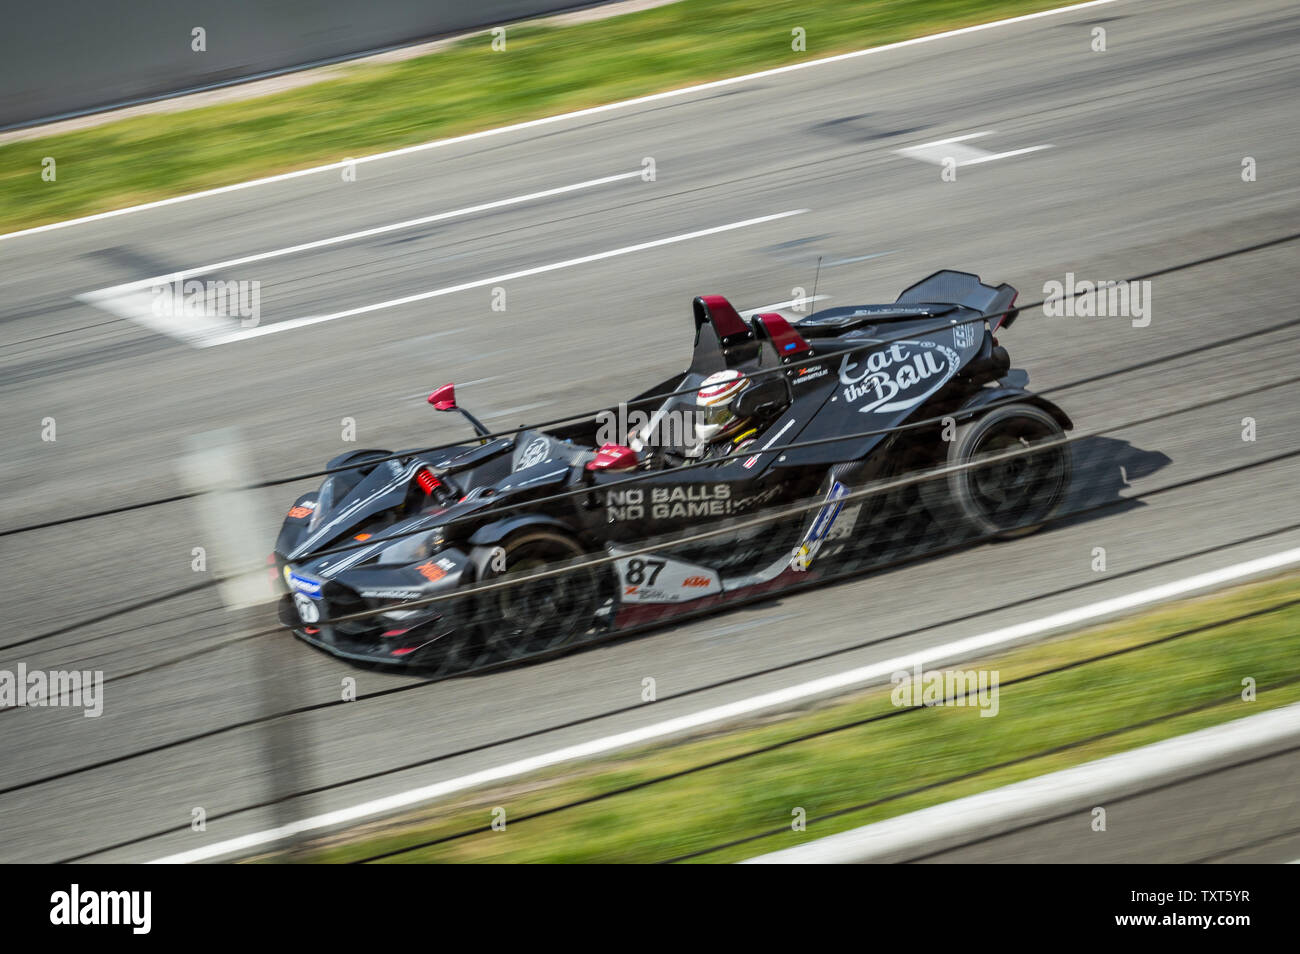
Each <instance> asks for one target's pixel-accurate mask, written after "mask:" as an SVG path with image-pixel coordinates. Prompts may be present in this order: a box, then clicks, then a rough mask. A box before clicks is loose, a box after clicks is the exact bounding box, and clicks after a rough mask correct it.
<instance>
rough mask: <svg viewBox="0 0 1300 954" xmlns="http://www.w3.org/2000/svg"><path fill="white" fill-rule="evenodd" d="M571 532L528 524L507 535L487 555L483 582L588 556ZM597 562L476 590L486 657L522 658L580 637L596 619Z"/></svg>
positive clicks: (523, 575)
mask: <svg viewBox="0 0 1300 954" xmlns="http://www.w3.org/2000/svg"><path fill="white" fill-rule="evenodd" d="M585 555H586V554H585V552H584V550H583V548H582V545H581V544H579V543H578V541H576V540H574V539H573V538H572V537H570V536H567V535H565V534H562V533H557V532H554V531H551V530H525V531H522V532H520V533H519V534H517V535H516V536H513V537H510V538H507V540H506V541H505V542H504V544H502V547H501V552H500V553H498V554H497V555H496V558H495V559H492V558H489V559H488V560H487V561H486V565H485V566H484V568H483V571H482V574H481V577H480V582H482V583H490V582H508V581H510V580H511V579H512V578H527V577H529V576H531V575H533V574H536V573H538V572H540V571H543V570H552V569H556V568H558V567H560V566H563V565H564V564H566V563H572V562H575V561H580V560H582V559H583V558H584V557H585ZM601 595H602V594H601V587H600V576H599V573H598V570H597V568H595V567H591V568H583V569H577V570H571V571H569V572H566V573H561V574H558V575H555V576H549V577H543V578H542V579H539V580H527V579H524V580H523V581H522V582H519V583H514V584H512V585H509V586H503V587H501V588H500V589H497V590H493V591H492V592H489V593H482V594H479V596H478V612H477V617H478V620H479V627H480V631H481V633H482V639H483V648H484V650H485V652H486V654H487V657H488V658H487V659H486V660H484V661H485V662H499V661H503V660H506V661H509V660H517V659H524V658H526V657H528V656H535V655H537V654H539V653H544V652H547V651H549V650H553V649H559V648H561V647H563V646H566V645H568V644H570V643H573V642H577V641H578V640H579V639H580V637H581V636H583V635H584V634H585V633H586V632H587V630H588V629H589V628H590V627H591V625H592V623H593V618H594V616H595V613H596V610H597V609H598V608H599V606H600V600H601Z"/></svg>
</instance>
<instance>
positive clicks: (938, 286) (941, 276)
mask: <svg viewBox="0 0 1300 954" xmlns="http://www.w3.org/2000/svg"><path fill="white" fill-rule="evenodd" d="M1018 294H1019V292H1017V291H1016V290H1015V289H1014V288H1012V287H1011V286H1010V285H1007V284H1005V283H1004V284H1001V285H998V286H996V287H994V286H992V285H985V284H984V283H983V282H981V281H980V278H979V276H978V275H972V274H971V273H970V272H957V271H953V270H952V269H944V270H943V271H940V272H935V273H934V274H933V275H931V276H929V277H928V278H923V279H921V280H920V281H919V282H917V283H916V284H915V285H912V286H911V287H910V288H905V289H904V290H903V293H902V294H901V295H899V296H898V300H897V301H896V302H895V304H897V305H922V304H927V305H930V304H944V305H959V306H961V307H963V308H970V309H973V310H975V311H978V312H980V313H981V314H983V315H997V316H1000V317H997V318H994V319H993V328H994V330H995V331H996V330H997V329H998V328H999V327H1003V328H1005V327H1006V326H1008V325H1010V324H1011V323H1012V322H1013V321H1015V320H1016V318H1018V317H1019V316H1020V311H1019V309H1016V308H1013V307H1012V306H1013V305H1014V304H1015V302H1016V295H1018ZM1003 313H1005V315H1004V314H1003Z"/></svg>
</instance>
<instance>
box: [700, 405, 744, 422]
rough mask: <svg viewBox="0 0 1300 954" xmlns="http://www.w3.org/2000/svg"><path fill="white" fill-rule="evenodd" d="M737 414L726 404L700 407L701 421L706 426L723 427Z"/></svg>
mask: <svg viewBox="0 0 1300 954" xmlns="http://www.w3.org/2000/svg"><path fill="white" fill-rule="evenodd" d="M735 416H736V415H735V414H734V413H732V410H731V408H730V406H728V405H726V404H718V405H715V406H713V407H706V408H701V409H700V423H701V424H703V425H705V426H706V427H722V426H723V425H724V424H728V423H730V422H731V420H732V419H733V418H735Z"/></svg>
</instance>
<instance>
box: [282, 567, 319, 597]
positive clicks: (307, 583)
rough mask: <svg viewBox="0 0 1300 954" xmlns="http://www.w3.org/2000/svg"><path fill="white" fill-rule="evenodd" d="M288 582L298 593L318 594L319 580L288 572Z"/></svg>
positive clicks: (317, 595)
mask: <svg viewBox="0 0 1300 954" xmlns="http://www.w3.org/2000/svg"><path fill="white" fill-rule="evenodd" d="M289 582H290V584H291V585H292V586H293V588H294V589H295V590H297V591H298V592H299V593H306V594H307V595H308V596H313V597H319V596H320V587H321V584H320V581H318V580H309V579H307V578H306V577H302V576H299V575H298V574H297V573H290V574H289Z"/></svg>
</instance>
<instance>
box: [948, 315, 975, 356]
mask: <svg viewBox="0 0 1300 954" xmlns="http://www.w3.org/2000/svg"><path fill="white" fill-rule="evenodd" d="M952 343H953V344H954V345H955V346H956V347H957V350H959V351H965V350H966V349H967V348H969V347H970V346H971V345H973V344H974V343H975V322H973V321H962V322H959V323H957V324H955V325H953V326H952Z"/></svg>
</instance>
